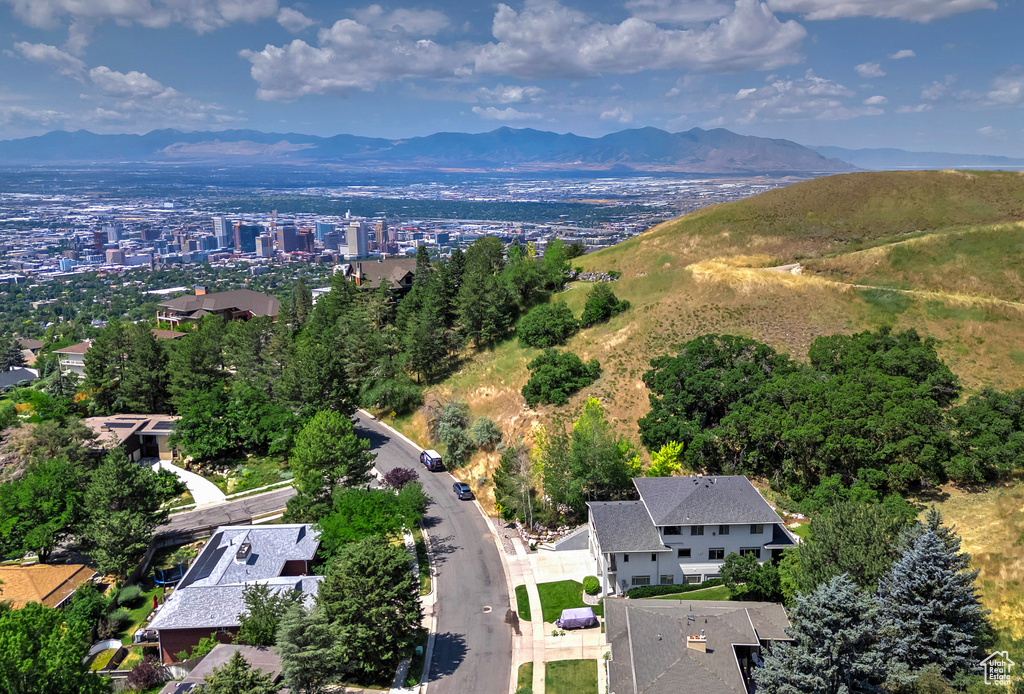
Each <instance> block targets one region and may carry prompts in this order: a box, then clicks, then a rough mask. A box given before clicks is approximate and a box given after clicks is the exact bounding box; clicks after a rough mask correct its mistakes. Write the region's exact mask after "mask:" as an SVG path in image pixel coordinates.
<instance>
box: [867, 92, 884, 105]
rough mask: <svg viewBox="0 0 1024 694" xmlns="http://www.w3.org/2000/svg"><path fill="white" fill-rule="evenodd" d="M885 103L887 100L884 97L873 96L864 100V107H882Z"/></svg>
mask: <svg viewBox="0 0 1024 694" xmlns="http://www.w3.org/2000/svg"><path fill="white" fill-rule="evenodd" d="M887 103H889V100H888V99H886V98H885V97H884V96H879V95H877V94H876V95H875V96H869V97H868V98H866V99H864V105H865V106H884V105H885V104H887Z"/></svg>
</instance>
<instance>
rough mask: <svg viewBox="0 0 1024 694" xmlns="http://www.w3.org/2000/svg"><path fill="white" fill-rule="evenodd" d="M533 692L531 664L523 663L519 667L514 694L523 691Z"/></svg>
mask: <svg viewBox="0 0 1024 694" xmlns="http://www.w3.org/2000/svg"><path fill="white" fill-rule="evenodd" d="M524 689H525V690H527V691H531V692H532V691H533V663H523V664H522V665H520V666H519V676H518V677H517V678H516V694H521V693H522V692H523V690H524Z"/></svg>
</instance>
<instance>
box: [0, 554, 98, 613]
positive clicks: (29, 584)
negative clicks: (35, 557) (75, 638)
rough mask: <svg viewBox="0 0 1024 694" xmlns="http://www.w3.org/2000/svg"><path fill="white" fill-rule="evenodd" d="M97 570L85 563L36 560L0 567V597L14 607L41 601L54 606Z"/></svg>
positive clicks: (48, 605)
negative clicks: (35, 562)
mask: <svg viewBox="0 0 1024 694" xmlns="http://www.w3.org/2000/svg"><path fill="white" fill-rule="evenodd" d="M95 575H96V572H95V571H93V570H92V569H90V568H89V567H88V566H85V565H84V564H36V565H35V566H9V567H0V581H2V584H0V600H3V601H10V602H11V604H12V605H13V606H14V607H24V606H25V604H26V603H30V602H41V603H43V604H44V605H46V606H47V607H57V606H58V605H60V604H61V603H62V602H64V601H65V600H66V599H67V598H68V597H70V595H71V594H72V593H74V592H75V589H77V588H78V586H80V585H82V584H83V583H85V582H87V581H89V580H90V579H91V578H92V577H93V576H95Z"/></svg>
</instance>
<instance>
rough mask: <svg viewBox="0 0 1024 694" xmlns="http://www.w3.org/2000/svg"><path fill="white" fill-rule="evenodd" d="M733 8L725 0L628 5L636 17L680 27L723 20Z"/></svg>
mask: <svg viewBox="0 0 1024 694" xmlns="http://www.w3.org/2000/svg"><path fill="white" fill-rule="evenodd" d="M732 7H733V6H732V3H730V2H726V1H724V0H630V1H629V2H627V3H626V9H627V10H629V11H630V12H631V13H632V14H633V16H634V17H637V18H639V19H644V20H647V21H648V22H656V23H658V24H675V25H680V26H688V25H691V24H703V23H705V22H710V21H712V20H715V19H721V18H722V17H724V16H726V15H727V14H729V13H730V12H731V11H732Z"/></svg>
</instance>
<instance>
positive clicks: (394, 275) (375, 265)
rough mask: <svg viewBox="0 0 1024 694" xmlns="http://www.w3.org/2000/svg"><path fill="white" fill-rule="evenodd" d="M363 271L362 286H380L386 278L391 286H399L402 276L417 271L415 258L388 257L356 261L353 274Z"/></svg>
mask: <svg viewBox="0 0 1024 694" xmlns="http://www.w3.org/2000/svg"><path fill="white" fill-rule="evenodd" d="M360 270H361V271H362V280H361V281H360V286H362V287H370V288H373V287H379V286H380V283H381V280H382V279H386V280H388V282H390V283H391V287H392V288H394V287H397V286H399V284H400V283H401V281H402V278H403V277H405V276H406V275H407V274H409V273H415V271H416V259H415V258H387V259H385V260H380V261H374V260H367V261H361V262H358V263H356V264H355V265H354V266H353V268H352V275H353V276H356V275H358V274H359V272H360Z"/></svg>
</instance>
